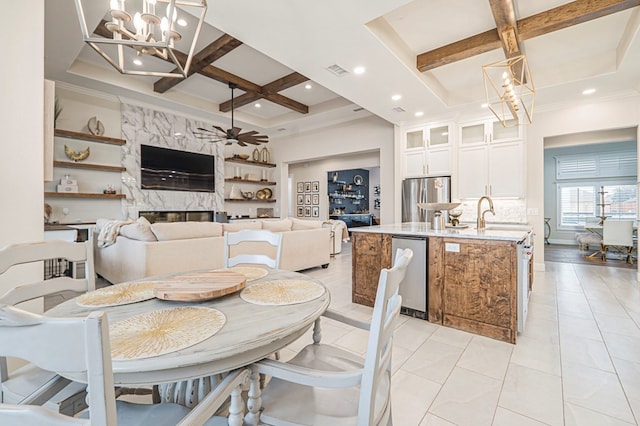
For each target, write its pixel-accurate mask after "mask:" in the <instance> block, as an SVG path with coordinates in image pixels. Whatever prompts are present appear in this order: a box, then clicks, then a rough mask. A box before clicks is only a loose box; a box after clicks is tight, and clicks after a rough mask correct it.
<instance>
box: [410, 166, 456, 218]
mask: <svg viewBox="0 0 640 426" xmlns="http://www.w3.org/2000/svg"><path fill="white" fill-rule="evenodd" d="M449 202H451V176H437V177H424V178H410V179H405V180H403V181H402V221H403V222H430V223H431V221H432V219H433V211H427V210H424V209H421V208H420V207H418V203H449ZM442 213H443V214H444V215H446V213H447V212H442ZM445 219H446V217H445Z"/></svg>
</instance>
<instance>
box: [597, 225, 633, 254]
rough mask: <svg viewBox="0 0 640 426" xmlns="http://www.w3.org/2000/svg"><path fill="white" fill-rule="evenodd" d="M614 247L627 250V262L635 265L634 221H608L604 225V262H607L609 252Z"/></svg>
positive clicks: (602, 251)
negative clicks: (633, 256)
mask: <svg viewBox="0 0 640 426" xmlns="http://www.w3.org/2000/svg"><path fill="white" fill-rule="evenodd" d="M612 247H620V248H623V249H624V250H625V254H626V261H627V262H628V263H633V258H632V256H631V253H632V251H633V221H631V220H606V221H605V222H604V224H603V225H602V250H601V254H602V261H603V262H606V261H607V251H608V250H609V249H610V248H612Z"/></svg>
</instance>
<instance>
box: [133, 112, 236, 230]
mask: <svg viewBox="0 0 640 426" xmlns="http://www.w3.org/2000/svg"><path fill="white" fill-rule="evenodd" d="M121 111H122V137H123V138H124V139H125V140H126V141H127V143H126V144H125V145H123V146H122V150H121V153H122V158H121V160H122V165H123V166H124V167H126V171H125V172H123V173H122V193H123V194H125V195H126V198H125V199H123V200H122V216H123V217H125V218H127V219H137V218H138V214H139V212H140V211H171V210H174V211H214V212H216V211H220V210H223V209H224V183H225V182H224V147H223V145H222V144H220V143H210V142H205V141H201V140H199V139H196V138H195V137H194V136H193V133H192V132H193V130H195V129H196V128H198V127H207V126H208V123H205V122H202V121H197V120H193V119H189V118H185V117H181V116H177V115H173V114H170V113H166V112H161V111H155V110H153V109H150V108H145V107H141V106H137V105H131V104H126V103H123V104H122V106H121ZM140 145H152V146H158V147H162V148H170V149H178V150H182V151H189V152H196V153H202V154H210V155H214V156H215V192H213V193H211V192H188V191H157V190H148V189H145V190H142V189H140Z"/></svg>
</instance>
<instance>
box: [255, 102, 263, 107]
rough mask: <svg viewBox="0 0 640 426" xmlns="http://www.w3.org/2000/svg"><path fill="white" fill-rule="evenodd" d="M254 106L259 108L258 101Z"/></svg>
mask: <svg viewBox="0 0 640 426" xmlns="http://www.w3.org/2000/svg"><path fill="white" fill-rule="evenodd" d="M254 106H255V107H256V108H260V107H261V106H262V105H260V104H259V103H257V104H255V105H254Z"/></svg>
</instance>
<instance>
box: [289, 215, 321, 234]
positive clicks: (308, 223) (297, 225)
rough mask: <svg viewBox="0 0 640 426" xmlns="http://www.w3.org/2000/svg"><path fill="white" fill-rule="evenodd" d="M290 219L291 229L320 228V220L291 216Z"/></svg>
mask: <svg viewBox="0 0 640 426" xmlns="http://www.w3.org/2000/svg"><path fill="white" fill-rule="evenodd" d="M291 221H292V222H293V226H292V227H291V229H292V230H293V231H299V230H300V229H316V228H322V221H321V220H302V219H297V218H295V217H292V218H291Z"/></svg>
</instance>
